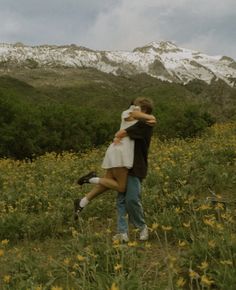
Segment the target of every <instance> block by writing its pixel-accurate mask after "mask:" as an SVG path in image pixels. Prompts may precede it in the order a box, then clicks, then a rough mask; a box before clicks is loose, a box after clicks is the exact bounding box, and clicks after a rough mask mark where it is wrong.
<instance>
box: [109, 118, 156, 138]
mask: <svg viewBox="0 0 236 290" xmlns="http://www.w3.org/2000/svg"><path fill="white" fill-rule="evenodd" d="M152 127H153V126H151V125H148V124H146V123H145V122H142V121H138V122H137V123H135V124H134V125H132V126H130V127H128V128H126V129H122V130H120V131H118V132H117V133H116V134H115V137H116V138H118V139H122V138H124V137H126V136H129V137H130V138H131V139H143V138H144V136H145V135H146V132H147V131H151V130H152Z"/></svg>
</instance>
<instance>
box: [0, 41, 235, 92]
mask: <svg viewBox="0 0 236 290" xmlns="http://www.w3.org/2000/svg"><path fill="white" fill-rule="evenodd" d="M15 66H17V67H18V66H22V67H30V68H36V67H60V66H63V67H78V68H83V67H91V68H96V69H98V70H100V71H103V72H105V73H112V74H114V75H121V74H128V75H133V74H140V73H146V74H148V75H151V76H153V77H156V78H158V79H160V80H163V81H169V82H178V83H184V84H186V83H188V82H189V81H191V80H194V79H199V80H203V81H204V82H206V83H211V81H212V80H217V79H221V80H223V81H225V82H226V83H227V84H229V85H230V86H236V62H235V61H234V60H233V59H232V58H230V57H227V56H209V55H206V54H203V53H201V52H198V51H194V50H190V49H186V48H182V47H178V46H177V45H176V44H174V43H172V42H170V41H161V42H151V43H149V44H147V45H145V46H143V47H138V48H135V49H134V50H133V51H95V50H91V49H89V48H85V47H81V46H76V45H74V44H73V45H67V46H55V45H41V46H26V45H23V44H21V43H17V44H0V68H3V69H4V68H6V67H8V68H9V67H15Z"/></svg>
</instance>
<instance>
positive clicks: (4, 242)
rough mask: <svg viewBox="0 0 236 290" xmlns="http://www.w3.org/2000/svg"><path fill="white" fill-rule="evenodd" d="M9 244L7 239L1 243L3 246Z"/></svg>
mask: <svg viewBox="0 0 236 290" xmlns="http://www.w3.org/2000/svg"><path fill="white" fill-rule="evenodd" d="M8 243H9V240H7V239H5V240H2V241H1V244H2V245H3V246H5V245H7V244H8Z"/></svg>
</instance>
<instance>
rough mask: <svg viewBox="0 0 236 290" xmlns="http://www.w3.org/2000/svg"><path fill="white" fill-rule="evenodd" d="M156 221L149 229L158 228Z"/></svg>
mask: <svg viewBox="0 0 236 290" xmlns="http://www.w3.org/2000/svg"><path fill="white" fill-rule="evenodd" d="M158 226H159V225H158V223H153V224H152V227H151V229H152V230H153V231H155V230H156V229H157V228H158Z"/></svg>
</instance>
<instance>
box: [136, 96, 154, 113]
mask: <svg viewBox="0 0 236 290" xmlns="http://www.w3.org/2000/svg"><path fill="white" fill-rule="evenodd" d="M134 104H135V105H136V106H140V108H141V111H142V112H145V113H147V114H151V113H152V111H153V101H152V100H151V99H149V98H145V97H138V98H136V99H135V100H134Z"/></svg>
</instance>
